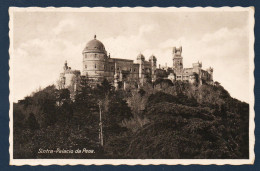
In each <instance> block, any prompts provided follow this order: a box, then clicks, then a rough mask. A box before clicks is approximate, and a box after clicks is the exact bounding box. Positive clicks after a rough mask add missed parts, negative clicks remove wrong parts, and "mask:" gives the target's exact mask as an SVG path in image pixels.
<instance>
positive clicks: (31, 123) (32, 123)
mask: <svg viewBox="0 0 260 171" xmlns="http://www.w3.org/2000/svg"><path fill="white" fill-rule="evenodd" d="M26 125H27V126H28V128H29V129H31V130H36V129H39V123H38V122H37V120H36V118H35V116H34V114H33V113H30V115H29V117H28V118H27V124H26Z"/></svg>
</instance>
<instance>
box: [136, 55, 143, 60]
mask: <svg viewBox="0 0 260 171" xmlns="http://www.w3.org/2000/svg"><path fill="white" fill-rule="evenodd" d="M136 59H137V60H140V59H141V60H145V57H144V55H143V54H141V53H140V54H139V55H138V56H137V58H136Z"/></svg>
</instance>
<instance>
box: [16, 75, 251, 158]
mask: <svg viewBox="0 0 260 171" xmlns="http://www.w3.org/2000/svg"><path fill="white" fill-rule="evenodd" d="M76 94H77V95H76V98H75V101H72V100H71V99H70V91H69V90H67V89H63V90H57V89H56V88H55V86H49V87H46V88H45V89H43V90H40V91H38V92H35V93H33V94H32V95H31V96H28V97H26V98H25V99H23V100H21V101H19V103H15V104H14V158H111V159H112V158H114V159H117V158H131V159H156V158H160V159H181V158H185V159H206V158H210V159H226V158H229V159H240V158H241V159H242V158H243V159H244V158H248V157H249V145H248V142H249V135H248V128H249V125H248V120H249V105H248V104H247V103H244V102H241V101H239V100H237V99H234V98H232V97H230V95H229V93H228V92H227V91H226V90H225V89H224V88H223V87H222V86H220V85H218V86H213V85H206V84H205V85H194V84H189V83H183V82H174V83H172V82H171V81H170V80H157V81H156V82H155V83H154V84H148V83H147V84H146V85H144V87H142V88H141V89H129V90H120V91H114V90H113V87H112V86H111V85H110V84H109V83H108V82H107V81H106V80H104V81H103V83H102V84H101V85H99V86H97V88H95V89H92V88H90V87H89V86H88V85H87V84H86V83H84V84H82V87H81V91H78V92H77V93H76ZM100 112H101V114H102V128H103V135H104V145H103V146H101V145H100V143H99V128H100V125H99V124H100V123H99V121H100ZM84 148H85V152H82V151H84V150H83V149H84ZM86 149H87V150H94V153H93V151H87V152H86ZM48 150H53V153H51V152H50V151H48ZM77 150H81V152H80V153H77V152H79V151H77ZM76 151H77V152H76Z"/></svg>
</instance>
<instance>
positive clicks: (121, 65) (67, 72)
mask: <svg viewBox="0 0 260 171" xmlns="http://www.w3.org/2000/svg"><path fill="white" fill-rule="evenodd" d="M82 54H83V69H82V73H81V72H80V71H79V70H72V69H71V68H70V67H68V64H67V62H65V64H64V67H63V69H64V71H63V72H62V73H61V74H60V83H59V87H60V88H68V87H71V88H72V89H73V90H76V88H77V84H78V83H79V81H80V79H81V78H82V77H85V78H87V80H89V83H90V84H92V85H95V84H100V83H101V82H102V81H103V80H104V79H107V80H108V81H109V82H110V83H112V84H113V85H114V87H115V89H119V88H121V87H122V86H123V87H124V88H125V87H126V86H129V85H134V86H137V87H139V86H142V85H143V84H144V83H145V82H147V81H150V82H155V81H156V79H158V78H161V79H170V80H171V81H187V82H190V83H195V82H197V83H199V84H203V83H208V84H212V83H213V68H211V67H210V68H209V69H207V70H203V69H202V63H201V62H197V63H193V64H192V67H191V68H183V57H182V47H180V48H176V47H173V65H172V67H167V66H164V67H161V66H160V65H159V67H157V58H156V57H155V56H154V55H151V56H150V57H149V59H148V60H146V59H145V57H144V55H143V54H141V53H140V54H139V55H137V58H136V61H134V60H129V59H121V58H112V57H110V54H107V51H106V49H105V46H104V44H103V43H102V42H101V41H99V40H97V38H96V35H95V36H94V39H93V40H91V41H89V42H88V43H87V45H86V47H85V48H84V49H83V52H82ZM120 85H121V86H120Z"/></svg>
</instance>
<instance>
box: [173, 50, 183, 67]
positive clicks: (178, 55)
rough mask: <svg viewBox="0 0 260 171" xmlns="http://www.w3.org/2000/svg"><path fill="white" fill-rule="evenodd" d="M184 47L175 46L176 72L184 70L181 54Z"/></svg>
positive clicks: (174, 62)
mask: <svg viewBox="0 0 260 171" xmlns="http://www.w3.org/2000/svg"><path fill="white" fill-rule="evenodd" d="M181 53H182V47H181V46H180V47H179V48H176V47H173V51H172V54H173V69H174V71H175V72H181V71H182V70H183V57H182V55H181Z"/></svg>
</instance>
